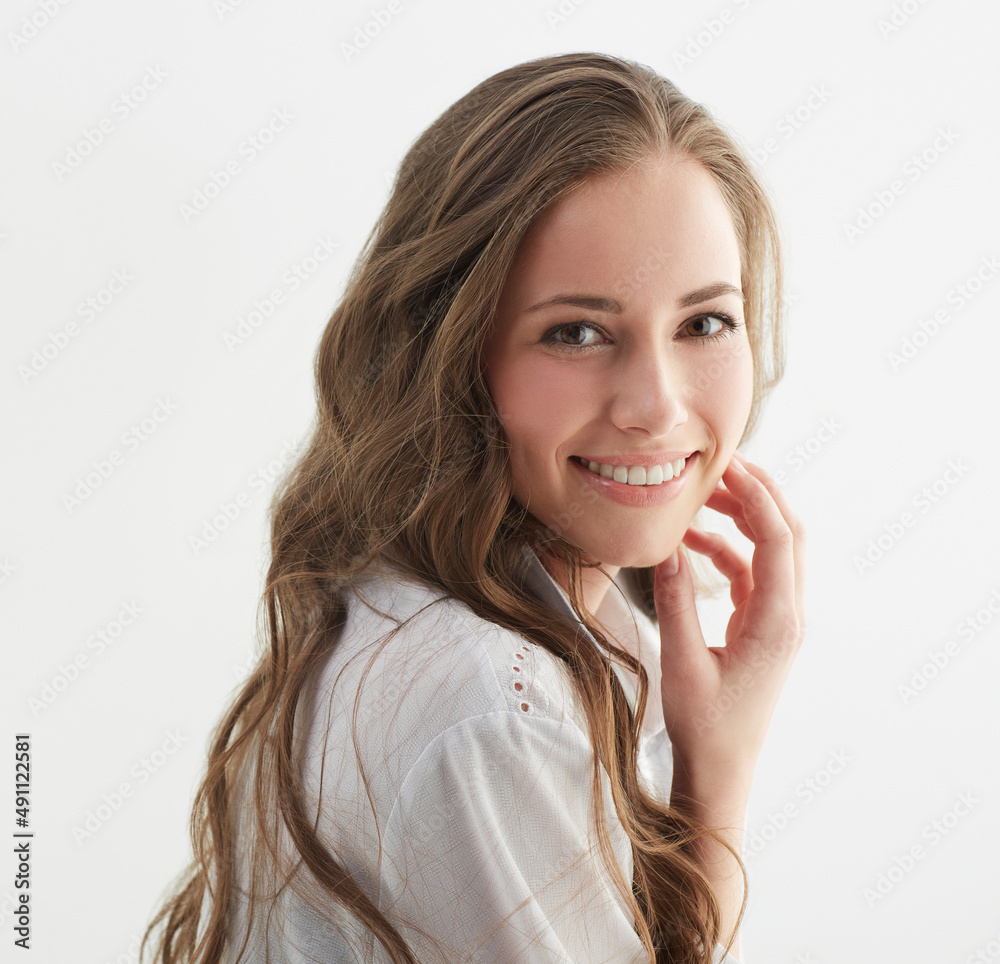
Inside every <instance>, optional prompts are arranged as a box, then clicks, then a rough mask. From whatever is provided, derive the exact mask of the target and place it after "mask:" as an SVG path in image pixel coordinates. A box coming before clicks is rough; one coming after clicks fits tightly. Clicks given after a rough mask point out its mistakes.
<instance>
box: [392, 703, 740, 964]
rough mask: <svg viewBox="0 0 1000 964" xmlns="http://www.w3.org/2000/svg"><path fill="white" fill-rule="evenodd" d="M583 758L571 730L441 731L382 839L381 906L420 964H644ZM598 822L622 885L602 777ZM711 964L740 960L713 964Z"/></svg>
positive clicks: (625, 844) (626, 865) (588, 758)
mask: <svg viewBox="0 0 1000 964" xmlns="http://www.w3.org/2000/svg"><path fill="white" fill-rule="evenodd" d="M591 754H592V751H591V748H590V741H589V739H588V737H587V736H586V734H584V733H583V732H582V730H581V729H580V728H579V727H578V726H576V725H575V724H574V723H572V722H569V721H559V720H553V719H550V718H546V717H542V716H538V715H535V714H533V713H523V714H518V713H516V712H514V711H512V710H498V711H496V712H492V713H486V714H483V715H481V716H476V717H472V718H469V719H465V720H463V721H461V722H460V723H456V724H454V725H453V726H451V727H449V728H448V729H446V730H445V731H443V732H442V733H441V734H439V735H438V736H437V737H436V738H435V739H434V741H433V742H432V743H431V744H430V745H429V746H428V747H427V748H426V749H425V750H424V752H423V753H422V754H421V755H420V757H419V758H418V759H417V761H416V762H415V764H414V765H413V767H412V768H411V769H410V771H409V772H408V774H407V776H406V778H405V780H404V781H403V784H402V786H401V787H400V792H399V795H398V797H397V799H396V803H395V806H394V807H393V809H392V813H391V814H390V817H389V819H388V821H387V824H386V828H385V832H384V833H383V839H382V861H381V870H380V882H381V889H380V899H379V906H380V909H381V910H382V911H383V912H385V913H387V914H388V915H389V916H390V918H391V919H392V920H393V921H394V923H396V925H397V927H399V929H400V931H401V933H402V934H403V937H404V938H405V939H406V941H407V943H408V944H409V945H410V947H411V948H412V949H413V951H414V953H415V954H416V956H417V957H418V959H420V960H421V961H424V960H426V961H428V962H431V961H433V962H442V964H443V962H449V964H453V962H456V961H469V962H483V964H487V962H489V964H555V962H573V964H599V962H608V964H611V962H613V964H645V961H646V954H645V951H644V949H643V946H642V942H641V941H640V940H639V937H638V935H637V934H636V932H635V929H634V927H633V923H632V917H631V913H630V912H629V910H628V906H627V904H626V903H625V902H624V900H623V899H622V897H621V895H620V894H619V892H618V891H617V889H616V887H615V885H614V883H613V880H612V877H611V873H610V870H609V869H608V868H607V866H606V865H605V863H604V861H603V859H602V856H601V852H600V849H599V845H598V844H597V837H596V830H595V829H594V823H593V816H592V812H591V786H592V769H591V768H592V755H591ZM601 776H602V785H603V786H604V794H603V806H604V817H605V826H606V828H607V830H608V833H609V835H610V837H611V842H612V849H613V852H614V855H615V858H616V860H617V863H618V866H619V867H620V868H621V872H622V874H623V876H624V880H625V881H626V886H630V885H631V876H632V861H631V848H630V844H629V841H628V837H627V835H626V834H625V832H624V829H623V828H622V826H621V824H620V822H619V821H618V818H617V815H616V813H615V811H614V807H613V804H612V803H611V796H610V789H609V788H608V787H607V779H608V778H607V775H606V774H605V773H604V772H603V771H602V774H601ZM721 951H722V948H721V947H717V948H716V953H715V964H738V962H737V961H736V960H735V959H734V958H733V957H731V956H726V957H722V954H721Z"/></svg>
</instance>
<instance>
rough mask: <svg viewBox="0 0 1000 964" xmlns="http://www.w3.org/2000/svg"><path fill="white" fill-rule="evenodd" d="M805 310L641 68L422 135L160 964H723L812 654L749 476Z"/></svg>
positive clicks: (309, 461) (306, 469) (767, 224)
mask: <svg viewBox="0 0 1000 964" xmlns="http://www.w3.org/2000/svg"><path fill="white" fill-rule="evenodd" d="M780 309H781V264H780V258H779V248H778V232H777V228H776V224H775V220H774V217H773V213H772V210H771V207H770V205H769V203H768V200H767V197H766V194H765V192H764V191H763V189H762V187H761V185H760V184H759V183H758V181H757V179H756V177H755V175H754V173H753V172H752V170H751V168H750V166H749V164H748V163H747V161H746V158H745V156H744V155H743V154H742V153H741V151H740V150H739V149H738V147H737V146H736V144H734V142H733V141H732V139H731V138H730V137H729V136H728V135H727V134H726V133H725V132H724V131H723V130H722V129H721V128H720V127H719V125H718V124H717V123H716V122H715V121H714V120H713V119H712V117H711V116H710V115H709V113H708V112H707V111H706V110H705V109H704V108H703V107H701V106H699V105H697V104H695V103H692V102H691V101H690V100H688V99H687V98H685V97H684V96H683V95H682V94H681V93H680V92H679V91H678V90H677V89H676V88H675V87H674V86H673V85H672V84H670V83H669V82H668V81H667V80H665V79H663V78H662V77H660V76H658V75H657V74H655V73H654V72H653V71H651V70H649V69H648V68H645V67H643V66H640V65H637V64H634V63H631V62H629V61H625V60H621V59H617V58H614V57H610V56H604V55H599V54H590V53H583V54H568V55H563V56H555V57H547V58H544V59H540V60H535V61H532V62H529V63H526V64H522V65H520V66H517V67H514V68H511V69H509V70H505V71H503V72H501V73H499V74H497V75H496V76H493V77H491V78H489V79H488V80H486V81H484V82H483V83H481V84H480V85H479V86H477V87H476V88H475V89H474V90H472V91H471V92H470V93H469V94H467V95H466V96H465V97H463V98H462V99H460V100H459V101H458V102H457V103H456V104H455V105H454V106H452V107H451V108H450V109H448V110H447V111H445V113H444V114H443V115H442V116H441V117H440V118H439V119H438V120H437V121H435V122H434V123H433V124H432V125H431V127H430V128H429V129H428V130H427V131H426V132H425V133H424V134H423V135H422V136H421V137H420V138H419V139H418V140H417V141H416V142H415V143H414V145H413V146H412V148H411V149H410V151H409V152H408V153H407V155H406V157H405V158H404V160H403V163H402V166H401V169H400V171H399V175H398V177H397V179H396V182H395V185H394V188H393V192H392V196H391V197H390V199H389V202H388V204H387V205H386V208H385V211H384V212H383V214H382V216H381V218H380V220H379V222H378V224H377V225H376V228H375V230H374V232H373V234H372V236H371V238H370V239H369V242H368V244H367V246H366V250H365V252H364V253H363V254H362V256H361V257H360V259H359V260H358V262H357V264H356V266H355V268H354V271H353V274H352V275H351V277H350V279H349V284H348V287H347V291H346V294H345V296H344V299H343V302H342V303H341V304H340V306H339V307H338V308H337V310H336V311H335V312H334V315H333V317H332V319H331V320H330V323H329V326H328V327H327V329H326V332H325V334H324V336H323V339H322V343H321V345H320V348H319V353H318V357H317V361H316V378H317V395H318V406H319V410H318V416H317V422H316V426H315V430H314V432H313V435H312V439H311V443H310V445H309V447H308V450H307V451H306V452H305V454H304V456H303V457H302V459H301V461H300V462H299V463H298V464H297V465H296V466H295V468H294V470H293V471H292V472H291V473H290V474H289V476H288V478H287V479H286V480H285V481H284V483H283V486H282V489H281V491H280V492H279V493H278V495H277V496H276V499H275V502H274V505H273V507H272V551H273V560H272V563H271V566H270V571H269V573H268V579H267V586H266V590H265V596H264V602H265V603H266V611H267V617H268V620H267V639H268V649H267V651H266V653H265V655H264V656H263V657H262V659H261V661H260V663H259V665H258V666H257V668H256V670H255V671H254V672H253V674H252V676H251V678H250V679H249V681H248V682H247V684H246V685H245V686H244V687H243V689H242V691H241V692H240V693H239V694H238V696H237V698H236V700H235V702H234V704H233V706H232V708H231V709H230V710H229V712H228V714H227V715H226V717H225V718H224V720H223V722H222V723H221V725H220V727H219V730H218V732H217V735H216V737H215V740H214V744H213V746H212V748H211V752H210V756H209V761H208V770H207V774H206V776H205V779H204V782H203V784H202V786H201V788H200V791H199V794H198V796H197V799H196V803H195V811H194V815H193V819H192V831H193V832H192V836H193V844H194V853H195V859H194V861H193V863H192V865H191V867H190V868H189V869H188V871H187V874H186V877H185V878H184V879H183V880H182V881H181V882H180V884H179V885H178V888H177V890H176V892H175V893H174V894H173V896H172V897H171V899H170V900H169V901H168V902H167V903H166V905H165V906H164V907H163V909H162V910H161V911H160V913H159V914H158V915H157V917H156V918H155V920H154V921H153V924H152V925H151V927H150V931H149V932H148V933H147V938H151V937H152V935H153V933H154V931H157V930H159V934H158V940H157V941H156V950H155V959H156V961H157V962H161V964H172V962H199V964H200V962H213V964H214V962H228V964H235V962H237V961H239V962H243V961H247V962H258V961H260V962H263V961H266V960H268V961H289V962H291V961H295V962H299V961H324V962H326V961H365V962H369V961H393V962H414V961H420V962H431V961H449V962H452V961H481V962H493V964H497V962H509V964H514V962H556V961H572V962H581V964H582V962H597V961H615V962H626V961H628V962H640V961H668V960H669V961H671V962H685V964H694V962H707V961H714V962H719V961H721V960H723V959H724V960H725V961H726V962H727V964H731V962H733V961H735V959H736V958H735V957H734V955H736V954H738V953H739V950H738V944H737V940H736V935H737V928H738V925H739V922H740V920H741V919H742V914H743V910H744V908H745V883H746V875H745V871H744V868H743V864H742V862H741V861H740V855H739V846H740V841H741V833H742V822H743V819H744V812H745V808H746V803H747V797H748V793H749V789H750V783H751V779H752V773H753V769H754V765H755V762H756V760H757V757H758V754H759V751H760V749H761V745H762V742H763V740H764V736H765V732H766V730H767V727H768V724H769V721H770V719H771V715H772V712H773V709H774V706H775V703H776V701H777V699H778V696H779V693H780V691H781V688H782V686H783V684H784V681H785V678H786V676H787V674H788V671H789V669H790V667H791V663H792V661H793V659H794V656H795V654H796V652H797V650H798V648H799V645H800V642H801V639H802V634H803V629H804V622H803V605H802V599H803V554H804V535H803V528H802V525H801V524H800V522H799V521H798V519H797V518H796V516H795V515H794V514H793V512H792V511H791V509H790V508H789V507H788V505H787V504H786V501H785V499H784V497H783V495H782V494H781V492H780V491H779V490H778V488H777V487H776V485H775V484H774V483H773V481H772V480H771V479H770V478H769V477H768V476H767V474H766V473H765V472H764V471H763V470H762V469H760V468H758V467H757V466H754V465H751V464H749V463H747V462H745V461H744V460H742V459H741V458H739V456H738V455H736V454H735V451H736V448H737V446H738V444H739V443H740V442H741V441H742V440H744V439H746V438H747V436H748V434H749V432H750V431H751V429H752V428H753V426H754V424H755V421H756V419H757V415H758V413H759V410H760V406H761V403H762V401H763V399H764V397H765V396H766V394H767V393H768V392H769V391H770V389H771V388H772V387H773V386H774V384H776V382H777V380H778V379H779V378H780V376H781V370H782V354H781V347H780V346H781V318H780ZM702 507H707V509H709V510H715V511H718V512H720V513H722V514H724V515H726V516H729V517H731V518H732V519H733V520H734V521H735V524H736V526H737V527H738V528H739V530H740V531H741V532H742V533H743V534H744V535H745V536H747V538H748V539H750V540H751V541H752V542H753V544H754V549H753V558H752V563H748V562H747V561H745V560H744V559H743V558H742V557H741V556H740V555H739V554H738V553H736V552H735V551H734V550H733V548H732V547H731V546H730V545H729V544H728V543H727V542H726V540H724V539H723V538H721V537H719V536H717V535H713V534H710V533H708V532H705V531H703V530H701V529H699V528H697V527H695V526H692V525H691V523H692V521H693V520H694V518H695V515H696V513H697V512H698V511H699V510H701V509H702ZM688 550H690V551H693V552H695V553H699V554H701V555H704V556H707V557H709V558H710V559H711V561H712V563H714V565H715V567H716V568H717V569H718V570H719V571H720V572H721V573H722V574H723V575H724V576H725V577H727V579H728V581H729V583H730V594H731V598H732V602H733V605H734V607H735V611H734V613H733V615H732V618H731V619H730V622H729V626H728V630H727V632H726V640H725V643H726V645H725V646H724V647H723V646H721V645H720V646H707V645H706V641H705V640H704V638H703V636H702V634H701V630H700V626H699V621H698V616H697V612H696V608H695V580H694V578H693V573H692V568H691V565H690V562H689V560H688V557H687V551H688Z"/></svg>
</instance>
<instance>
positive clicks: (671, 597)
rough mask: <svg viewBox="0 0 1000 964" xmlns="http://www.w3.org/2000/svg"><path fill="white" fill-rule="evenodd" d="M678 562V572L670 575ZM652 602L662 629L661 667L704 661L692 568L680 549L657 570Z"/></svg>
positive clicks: (703, 641) (703, 640) (703, 647)
mask: <svg viewBox="0 0 1000 964" xmlns="http://www.w3.org/2000/svg"><path fill="white" fill-rule="evenodd" d="M675 560H676V566H677V569H676V571H675V572H673V573H671V571H670V570H671V568H672V566H673V565H674V562H675ZM653 601H654V603H655V605H656V619H657V622H658V623H659V626H660V664H661V666H663V667H667V666H670V665H671V664H684V663H688V664H689V665H690V662H689V661H690V660H697V659H698V658H699V657H702V658H704V655H705V637H704V636H702V633H701V623H700V622H699V621H698V610H697V609H696V608H695V601H694V582H693V580H692V578H691V566H690V564H689V563H688V560H687V556H686V555H685V554H684V553H683V552H681V550H680V547H679V546H678V547H677V548H676V549H675V550H674V551H673V554H672V555H671V556H669V557H668V558H667V559H666V560H664V561H663V562H661V563H660V564H659V565H658V566H657V567H656V569H655V573H654V579H653Z"/></svg>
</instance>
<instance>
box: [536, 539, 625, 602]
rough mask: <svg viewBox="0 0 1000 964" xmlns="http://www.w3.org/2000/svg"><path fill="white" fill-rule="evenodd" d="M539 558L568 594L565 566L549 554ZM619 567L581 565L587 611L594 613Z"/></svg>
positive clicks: (581, 578)
mask: <svg viewBox="0 0 1000 964" xmlns="http://www.w3.org/2000/svg"><path fill="white" fill-rule="evenodd" d="M539 558H540V560H541V562H542V565H543V566H545V570H546V572H548V574H549V575H550V576H551V577H552V578H553V579H554V580H555V581H556V582H557V583H558V584H559V585H560V586H561V587H562V590H563V592H564V593H566V595H567V596H568V595H569V579H568V578H567V575H566V567H565V566H564V565H563V564H562V562H560V561H559V560H558V559H553V558H552V557H551V556H547V555H545V554H541V555H540V556H539ZM620 568H621V567H620V566H604V565H602V566H601V569H603V570H604V571H603V572H602V571H601V569H598V568H596V567H594V568H592V567H590V566H584V567H583V569H582V570H581V572H580V581H581V583H582V586H583V604H584V605H585V606H586V607H587V610H588V612H590V613H591V614H594V615H596V613H597V610H598V609H599V608H600V605H601V603H602V602H603V601H604V597H605V595H607V592H608V587H609V586H610V585H611V581H612V580H613V579H614V578H615V577H616V576H617V575H618V572H619V570H620Z"/></svg>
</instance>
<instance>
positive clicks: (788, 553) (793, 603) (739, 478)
mask: <svg viewBox="0 0 1000 964" xmlns="http://www.w3.org/2000/svg"><path fill="white" fill-rule="evenodd" d="M765 474H766V473H765ZM723 478H724V479H725V482H726V487H727V488H728V489H729V491H730V492H731V493H732V494H733V495H734V496H735V497H736V498H737V499H739V500H740V504H741V506H742V508H743V518H744V519H745V520H746V523H747V525H748V527H749V528H750V531H751V533H752V536H751V538H752V540H753V543H754V553H753V561H752V563H751V571H752V573H753V583H754V587H755V589H758V590H760V592H755V593H754V595H753V597H752V599H751V600H750V601H749V603H748V606H747V610H748V611H747V614H746V615H747V617H748V619H747V620H746V621H745V622H744V625H747V624H754V623H758V624H759V625H765V624H766V623H767V622H768V621H769V620H771V619H773V618H774V617H775V616H777V615H782V616H787V615H788V614H789V613H790V612H797V611H798V602H797V597H796V591H795V557H794V546H795V533H794V532H793V531H792V529H791V528H790V526H789V525H788V523H787V522H786V521H785V518H784V516H783V515H782V514H781V511H780V510H779V508H778V506H777V504H776V503H775V501H774V499H773V498H772V496H771V493H770V491H769V489H768V488H767V486H766V485H765V484H764V482H763V481H761V479H759V478H758V477H757V476H756V475H754V474H752V473H751V472H750V471H749V469H746V468H743V467H742V466H741V463H739V462H738V461H737V460H736V458H735V457H734V459H733V461H731V462H730V464H729V465H728V466H727V468H726V471H725V472H724V473H723ZM758 621H759V622H758Z"/></svg>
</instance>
